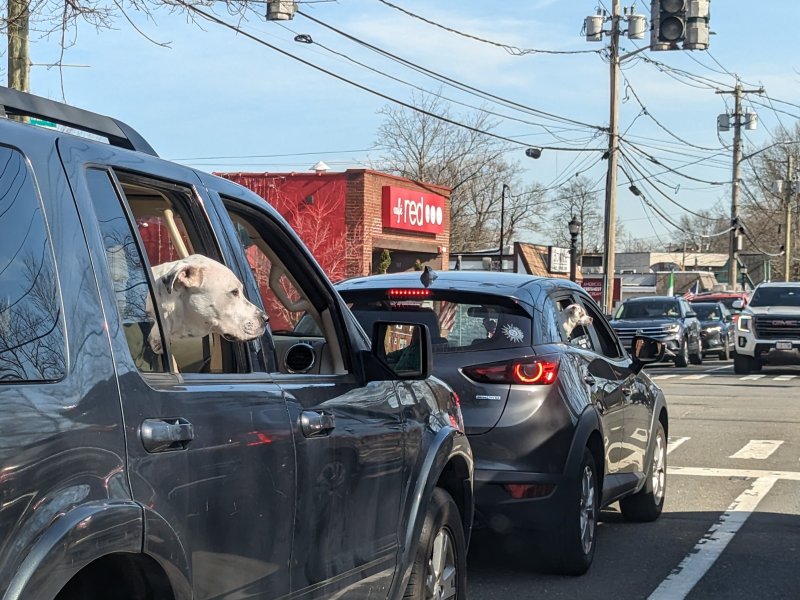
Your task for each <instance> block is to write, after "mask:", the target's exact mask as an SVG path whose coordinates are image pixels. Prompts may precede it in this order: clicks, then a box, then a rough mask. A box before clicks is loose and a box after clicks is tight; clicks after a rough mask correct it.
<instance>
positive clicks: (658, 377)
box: [653, 373, 677, 379]
mask: <svg viewBox="0 0 800 600" xmlns="http://www.w3.org/2000/svg"><path fill="white" fill-rule="evenodd" d="M673 377H677V375H676V374H674V373H673V374H672V375H655V376H653V379H671V378H673Z"/></svg>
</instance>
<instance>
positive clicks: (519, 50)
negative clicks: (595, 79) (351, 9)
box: [378, 0, 601, 56]
mask: <svg viewBox="0 0 800 600" xmlns="http://www.w3.org/2000/svg"><path fill="white" fill-rule="evenodd" d="M378 2H380V3H381V4H385V5H386V6H388V7H390V8H393V9H395V10H398V11H400V12H402V13H404V14H406V15H408V16H409V17H412V18H414V19H419V20H420V21H422V22H424V23H427V24H428V25H433V26H434V27H438V28H439V29H443V30H444V31H448V32H450V33H454V34H456V35H460V36H462V37H465V38H469V39H472V40H475V41H478V42H481V43H484V44H490V45H492V46H497V47H498V48H502V49H503V50H505V51H506V52H508V53H509V54H513V55H514V56H522V55H524V54H598V53H600V52H601V50H537V49H534V48H518V47H516V46H510V45H508V44H501V43H499V42H493V41H492V40H487V39H485V38H481V37H478V36H476V35H472V34H470V33H464V32H463V31H459V30H458V29H454V28H452V27H447V26H445V25H442V24H441V23H437V22H436V21H432V20H431V19H426V18H425V17H422V16H420V15H418V14H416V13H413V12H411V11H410V10H406V9H405V8H402V7H400V6H397V5H396V4H392V3H391V2H387V1H386V0H378Z"/></svg>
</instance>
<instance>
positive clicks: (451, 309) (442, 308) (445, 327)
mask: <svg viewBox="0 0 800 600" xmlns="http://www.w3.org/2000/svg"><path fill="white" fill-rule="evenodd" d="M456 306H457V304H456V303H455V302H444V301H442V303H441V304H440V305H439V329H440V330H441V335H443V336H444V337H447V334H448V333H450V330H451V329H452V328H453V323H455V320H456Z"/></svg>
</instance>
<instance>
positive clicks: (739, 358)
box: [733, 352, 755, 375]
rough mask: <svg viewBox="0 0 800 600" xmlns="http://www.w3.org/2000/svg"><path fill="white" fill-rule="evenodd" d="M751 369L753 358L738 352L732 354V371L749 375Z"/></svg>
mask: <svg viewBox="0 0 800 600" xmlns="http://www.w3.org/2000/svg"><path fill="white" fill-rule="evenodd" d="M754 370H755V369H753V359H752V358H750V357H749V356H745V355H744V354H739V353H738V352H737V353H736V354H734V355H733V372H734V373H736V374H737V375H749V374H750V371H754Z"/></svg>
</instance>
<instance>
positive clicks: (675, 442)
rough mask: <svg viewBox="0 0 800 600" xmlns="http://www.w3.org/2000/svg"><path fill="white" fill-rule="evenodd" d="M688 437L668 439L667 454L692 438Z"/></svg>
mask: <svg viewBox="0 0 800 600" xmlns="http://www.w3.org/2000/svg"><path fill="white" fill-rule="evenodd" d="M690 439H691V438H688V437H671V438H669V439H668V440H667V454H669V453H670V452H672V451H673V450H675V449H676V448H677V447H678V446H680V445H681V444H682V443H683V442H685V441H687V440H690Z"/></svg>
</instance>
